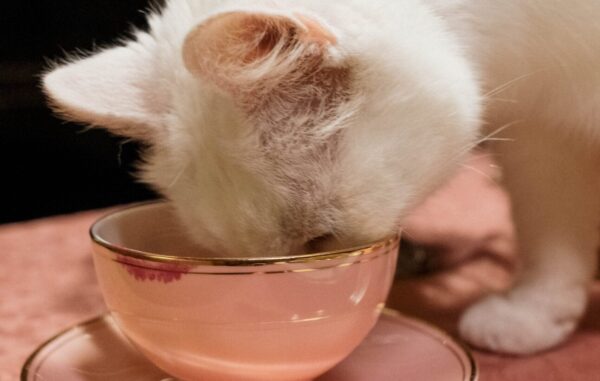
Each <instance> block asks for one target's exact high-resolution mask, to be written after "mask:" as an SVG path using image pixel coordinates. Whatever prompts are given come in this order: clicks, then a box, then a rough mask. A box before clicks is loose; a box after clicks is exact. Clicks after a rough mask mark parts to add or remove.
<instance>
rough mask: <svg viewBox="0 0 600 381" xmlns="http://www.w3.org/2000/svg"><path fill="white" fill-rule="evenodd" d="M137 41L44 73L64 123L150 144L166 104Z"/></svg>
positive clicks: (145, 53)
mask: <svg viewBox="0 0 600 381" xmlns="http://www.w3.org/2000/svg"><path fill="white" fill-rule="evenodd" d="M146 55H147V52H146V51H144V50H143V48H142V47H141V46H139V45H138V44H137V43H130V44H129V45H127V46H120V47H116V48H112V49H108V50H104V51H102V52H100V53H98V54H95V55H93V56H91V57H88V58H84V59H81V60H79V61H76V62H72V63H67V64H65V65H62V66H58V67H57V68H55V69H54V70H52V71H51V72H49V73H47V74H46V75H44V78H43V89H44V92H45V93H46V95H47V96H48V98H49V101H50V104H51V105H52V107H53V108H55V109H56V111H57V112H58V113H60V114H62V115H64V116H66V117H67V118H68V119H71V120H74V121H78V122H84V123H88V124H91V125H94V126H101V127H104V128H107V129H108V130H109V131H111V132H113V133H115V134H117V135H122V136H126V137H132V138H136V139H141V140H146V141H150V140H152V135H153V132H154V131H155V130H156V129H157V128H158V127H159V120H160V119H161V116H162V115H163V114H164V110H165V107H166V106H167V101H166V99H165V96H166V95H164V93H163V92H161V91H160V89H159V88H158V86H157V84H156V83H155V82H156V81H155V80H154V77H153V76H152V73H151V70H152V65H151V60H150V59H149V57H146Z"/></svg>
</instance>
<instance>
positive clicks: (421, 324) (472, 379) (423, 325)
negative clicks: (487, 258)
mask: <svg viewBox="0 0 600 381" xmlns="http://www.w3.org/2000/svg"><path fill="white" fill-rule="evenodd" d="M381 315H387V316H391V317H397V318H401V319H403V321H404V322H405V323H407V324H410V325H412V326H413V327H414V328H415V329H418V330H419V331H422V332H423V333H425V334H428V333H429V334H431V333H432V332H433V333H434V334H435V335H436V336H437V338H438V339H445V340H447V341H448V342H451V343H453V344H454V345H455V347H457V348H460V349H462V354H464V355H465V356H466V358H467V360H468V361H469V365H470V368H471V369H470V370H469V369H465V377H466V378H465V379H464V381H477V380H478V379H479V368H478V367H477V362H476V361H475V358H474V357H473V353H472V352H471V350H470V349H469V348H468V347H467V346H466V345H465V344H464V343H462V342H461V341H460V340H457V339H456V338H454V337H452V336H450V335H449V334H448V333H446V332H445V331H444V330H442V329H441V328H438V327H436V326H435V325H433V324H431V323H428V322H426V321H424V320H421V319H419V318H415V317H412V316H407V315H404V314H402V313H401V312H399V311H397V310H394V309H392V308H383V311H382V312H381ZM110 316H111V315H110V313H109V312H107V313H104V314H102V315H100V316H97V317H95V318H92V319H89V320H85V321H83V322H82V323H78V324H75V325H72V326H71V327H68V328H66V329H63V330H61V331H60V332H59V333H57V334H56V335H54V336H52V337H51V338H50V339H48V340H46V341H44V342H43V343H42V344H40V346H39V347H37V348H36V349H35V350H34V351H33V353H31V355H29V357H28V358H27V360H26V361H25V363H24V364H23V367H22V368H21V376H20V381H30V380H29V375H30V370H31V369H30V367H31V365H32V364H33V362H34V360H35V359H36V357H37V356H38V355H39V354H40V353H41V352H42V351H43V350H44V349H45V348H46V347H47V346H48V345H50V344H51V343H53V342H54V341H56V340H57V339H58V338H60V337H61V336H63V335H65V334H67V333H69V332H70V331H72V330H75V329H77V328H83V327H88V326H91V325H94V324H97V323H98V322H101V321H103V320H105V319H106V318H107V317H110ZM455 347H453V346H448V348H449V349H450V350H451V351H452V352H453V353H454V354H455V356H456V357H457V358H458V360H459V361H460V363H461V364H464V362H463V361H462V356H461V354H460V353H457V351H456V348H455ZM36 371H37V370H36Z"/></svg>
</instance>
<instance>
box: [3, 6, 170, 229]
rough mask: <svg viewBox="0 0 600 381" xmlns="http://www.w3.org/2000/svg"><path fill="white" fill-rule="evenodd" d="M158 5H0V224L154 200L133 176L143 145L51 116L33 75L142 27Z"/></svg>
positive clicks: (112, 41) (35, 76)
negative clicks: (149, 11) (69, 54)
mask: <svg viewBox="0 0 600 381" xmlns="http://www.w3.org/2000/svg"><path fill="white" fill-rule="evenodd" d="M150 5H153V6H160V1H149V0H102V1H82V0H70V1H68V0H52V1H48V0H38V1H31V0H30V1H27V0H25V1H10V2H9V1H2V2H1V5H0V223H4V222H11V221H19V220H26V219H31V218H37V217H42V216H47V215H52V214H60V213H69V212H73V211H78V210H84V209H91V208H98V207H104V206H109V205H115V204H120V203H127V202H131V201H135V200H142V199H148V198H151V197H156V196H155V195H154V194H153V193H152V192H151V191H150V190H149V189H147V188H146V187H145V186H143V185H141V184H139V183H137V182H136V181H135V179H134V178H133V176H132V172H133V170H134V163H135V162H136V159H137V158H138V156H139V152H140V151H141V150H142V149H143V147H141V146H139V145H138V144H136V143H133V142H126V141H125V140H123V139H120V138H117V137H115V136H111V135H109V134H108V133H106V132H104V131H102V130H89V129H86V128H84V126H81V125H76V124H72V123H65V122H63V121H61V120H60V119H58V118H56V117H55V116H53V115H52V112H51V111H50V110H49V109H48V107H47V106H46V105H45V101H44V97H43V95H42V93H41V91H40V89H39V78H40V73H42V72H43V70H44V69H45V68H47V67H48V64H49V62H51V61H53V60H60V59H61V58H64V57H65V54H66V53H67V52H75V51H78V50H79V51H90V50H93V49H94V48H95V47H98V46H106V45H108V44H111V43H114V42H115V41H116V40H117V39H118V38H121V37H124V36H127V35H128V32H129V31H130V30H131V29H132V27H134V26H135V27H137V28H145V26H146V24H145V16H144V11H145V10H147V9H148V8H149V6H150Z"/></svg>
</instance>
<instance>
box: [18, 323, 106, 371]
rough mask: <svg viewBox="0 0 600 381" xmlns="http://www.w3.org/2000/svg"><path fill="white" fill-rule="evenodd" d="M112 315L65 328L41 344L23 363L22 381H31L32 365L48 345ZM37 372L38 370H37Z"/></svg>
mask: <svg viewBox="0 0 600 381" xmlns="http://www.w3.org/2000/svg"><path fill="white" fill-rule="evenodd" d="M109 315H110V313H104V314H102V315H100V316H96V317H95V318H91V319H88V320H85V321H83V322H81V323H77V324H74V325H72V326H70V327H67V328H64V329H62V330H61V331H59V332H58V333H57V334H55V335H53V336H52V337H50V338H49V339H48V340H46V341H44V342H42V344H40V345H39V346H38V347H37V348H36V349H35V350H34V351H33V352H32V353H31V354H30V355H29V356H28V357H27V360H25V363H23V367H22V368H21V376H20V381H29V371H30V370H31V369H30V368H31V364H33V361H34V360H35V359H36V357H37V356H38V355H39V354H40V352H42V351H43V350H44V349H45V348H46V347H47V346H48V345H50V344H52V343H53V342H54V341H56V340H57V339H58V338H59V337H61V336H62V335H65V334H66V333H68V332H70V331H72V330H74V329H76V328H83V327H87V326H89V325H93V324H96V323H98V322H99V321H102V320H104V319H106V317H107V316H109ZM36 372H37V370H36Z"/></svg>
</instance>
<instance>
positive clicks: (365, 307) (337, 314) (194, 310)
mask: <svg viewBox="0 0 600 381" xmlns="http://www.w3.org/2000/svg"><path fill="white" fill-rule="evenodd" d="M91 236H92V242H93V246H94V263H95V268H96V273H97V276H98V280H99V283H100V287H101V290H102V293H103V295H104V299H105V302H106V304H107V306H108V308H109V310H110V311H111V313H112V315H113V317H114V319H115V322H116V323H117V325H118V326H119V327H120V328H121V330H122V331H123V332H124V333H125V334H126V336H127V337H128V338H129V339H130V340H131V341H132V342H133V343H134V344H135V345H136V346H137V347H138V349H140V351H141V352H142V353H143V354H144V355H145V356H147V357H148V359H150V360H151V361H152V362H153V363H154V364H156V365H157V366H158V367H160V368H162V369H163V370H164V371H166V372H167V373H169V374H171V375H173V376H175V377H177V378H179V379H182V380H189V381H193V380H203V381H221V380H223V381H225V380H227V381H234V380H235V381H259V380H260V381H303V380H311V379H314V378H315V377H317V376H318V375H320V374H322V373H324V372H326V371H327V370H328V369H330V368H332V367H333V366H335V365H336V364H337V363H338V362H340V361H341V360H343V359H344V358H345V357H346V356H347V355H348V354H349V353H350V352H351V351H352V350H353V349H354V348H355V347H356V346H358V344H360V342H361V341H362V340H363V339H364V338H365V336H366V335H367V334H368V333H369V331H370V330H371V328H372V327H373V326H374V325H375V323H376V321H377V319H378V317H379V314H380V313H381V311H382V309H383V306H384V301H385V299H386V297H387V294H388V292H389V289H390V286H391V283H392V280H393V274H394V266H395V262H396V256H397V252H398V241H399V239H398V237H392V238H388V239H386V240H383V241H381V242H378V243H374V244H371V245H366V246H364V247H360V248H353V249H349V250H343V251H337V252H331V253H317V254H307V255H299V256H292V257H278V258H243V257H241V258H206V257H203V256H202V254H201V253H199V251H198V249H197V248H195V247H194V245H193V244H192V243H190V242H189V241H188V240H187V239H186V238H185V235H184V234H182V233H181V229H179V228H178V227H177V224H176V219H175V218H174V216H173V213H172V210H171V209H170V207H169V206H168V204H166V203H160V202H159V203H148V204H141V205H137V206H134V207H129V208H126V209H123V210H120V211H117V212H115V213H112V214H110V215H108V216H106V217H103V218H102V219H100V220H98V221H97V222H96V223H95V224H94V225H93V226H92V228H91Z"/></svg>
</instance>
